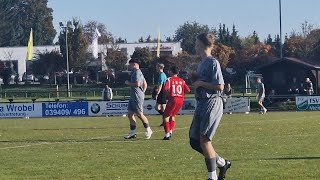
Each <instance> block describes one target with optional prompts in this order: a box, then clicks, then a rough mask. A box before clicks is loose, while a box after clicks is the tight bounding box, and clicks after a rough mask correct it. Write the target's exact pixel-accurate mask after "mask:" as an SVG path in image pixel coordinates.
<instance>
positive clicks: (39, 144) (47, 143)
mask: <svg viewBox="0 0 320 180" xmlns="http://www.w3.org/2000/svg"><path fill="white" fill-rule="evenodd" d="M314 117H320V116H303V117H299V118H284V119H276V120H263V121H241V122H236V121H232V122H231V121H230V122H229V121H228V122H224V121H221V122H222V123H240V124H251V123H260V122H279V121H288V120H296V119H306V118H314ZM188 128H189V127H182V128H176V129H175V130H184V129H188ZM153 132H163V130H158V131H153ZM137 134H144V132H137ZM122 136H123V135H114V136H102V137H96V138H89V139H85V140H98V139H107V138H112V137H122ZM284 136H286V135H284ZM284 136H274V137H284ZM288 136H296V137H302V136H312V135H288ZM250 138H251V137H243V139H250ZM222 139H223V138H222ZM228 139H236V138H228ZM237 139H240V137H237ZM114 142H125V143H126V142H134V141H114ZM66 143H69V144H72V143H88V142H77V141H66V142H41V143H32V144H27V145H21V146H12V147H3V148H0V150H6V149H17V148H26V147H33V146H41V145H51V144H66Z"/></svg>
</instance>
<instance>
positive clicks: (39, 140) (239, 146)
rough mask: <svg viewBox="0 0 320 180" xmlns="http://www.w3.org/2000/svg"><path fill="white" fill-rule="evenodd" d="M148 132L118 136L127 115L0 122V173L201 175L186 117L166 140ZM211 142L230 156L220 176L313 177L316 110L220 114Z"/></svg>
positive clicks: (318, 169) (319, 141) (319, 148)
mask: <svg viewBox="0 0 320 180" xmlns="http://www.w3.org/2000/svg"><path fill="white" fill-rule="evenodd" d="M148 118H149V120H150V124H151V127H152V129H153V131H154V133H153V136H152V137H151V139H150V140H145V139H144V128H143V126H142V124H141V122H138V125H137V132H138V137H137V139H134V140H124V139H123V135H124V134H126V133H127V132H128V130H129V127H128V124H129V123H128V120H127V118H126V117H90V118H89V117H86V118H48V119H45V118H34V119H32V118H30V119H1V120H0V162H1V163H0V179H110V180H113V179H124V180H127V179H148V180H149V179H160V180H161V179H164V180H165V179H190V180H193V179H205V178H206V176H207V173H206V167H205V164H204V161H203V158H202V156H201V155H200V154H198V153H196V152H195V151H193V150H192V149H191V148H190V146H189V143H188V130H189V125H190V123H191V120H192V116H191V115H181V116H178V117H177V127H176V130H175V131H174V133H173V137H172V139H171V140H170V141H163V140H161V139H162V138H163V136H164V132H163V129H162V128H161V127H159V126H158V125H159V124H160V122H161V120H160V116H148ZM213 145H214V147H215V148H216V150H217V152H218V153H219V154H220V155H221V156H222V157H225V158H226V159H229V160H231V161H232V167H231V168H230V170H229V171H228V173H227V178H226V179H236V180H237V179H245V180H250V179H252V180H260V179H266V180H270V179H275V180H279V179H283V180H287V179H290V180H292V179H293V180H294V179H297V180H298V179H299V180H301V179H319V178H320V112H275V113H267V114H266V115H260V114H257V113H250V114H232V115H224V116H223V119H222V121H221V123H220V126H219V129H218V131H217V134H216V136H215V138H214V141H213Z"/></svg>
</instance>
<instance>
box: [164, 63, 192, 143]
mask: <svg viewBox="0 0 320 180" xmlns="http://www.w3.org/2000/svg"><path fill="white" fill-rule="evenodd" d="M170 71H171V73H172V76H171V77H170V78H168V79H167V82H166V85H165V87H164V90H166V91H167V92H168V102H167V106H166V109H165V111H164V113H163V120H164V123H165V124H164V130H165V133H166V135H165V137H164V138H163V140H169V139H170V137H171V134H172V130H173V129H174V126H175V116H176V115H177V113H178V112H179V110H180V109H181V107H182V105H183V100H184V93H185V92H190V88H189V87H188V85H187V84H186V82H185V81H184V80H183V79H181V78H179V77H178V73H179V70H178V68H177V67H175V66H172V67H171V69H170ZM170 119H171V121H170V122H169V120H170Z"/></svg>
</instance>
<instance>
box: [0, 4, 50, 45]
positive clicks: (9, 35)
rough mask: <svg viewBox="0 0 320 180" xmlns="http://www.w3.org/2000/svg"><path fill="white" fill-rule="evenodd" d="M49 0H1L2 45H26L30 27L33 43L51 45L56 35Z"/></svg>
mask: <svg viewBox="0 0 320 180" xmlns="http://www.w3.org/2000/svg"><path fill="white" fill-rule="evenodd" d="M47 4H48V0H1V3H0V21H1V23H0V46H2V47H3V46H25V45H27V43H28V38H29V33H30V29H31V28H32V29H33V43H34V45H35V46H37V45H51V44H53V39H54V37H55V35H56V31H55V29H54V27H53V24H52V20H53V17H52V12H53V10H52V9H51V8H49V7H48V6H47Z"/></svg>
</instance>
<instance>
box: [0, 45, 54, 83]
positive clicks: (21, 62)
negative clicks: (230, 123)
mask: <svg viewBox="0 0 320 180" xmlns="http://www.w3.org/2000/svg"><path fill="white" fill-rule="evenodd" d="M53 50H56V51H60V46H35V47H33V54H34V56H35V55H36V54H37V53H44V52H46V51H48V52H51V51H53ZM26 58H27V46H25V47H1V48H0V60H1V61H6V63H5V65H6V67H12V68H13V70H14V71H15V72H16V73H18V74H19V79H20V80H21V79H22V75H23V73H24V72H26V64H27V61H26Z"/></svg>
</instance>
